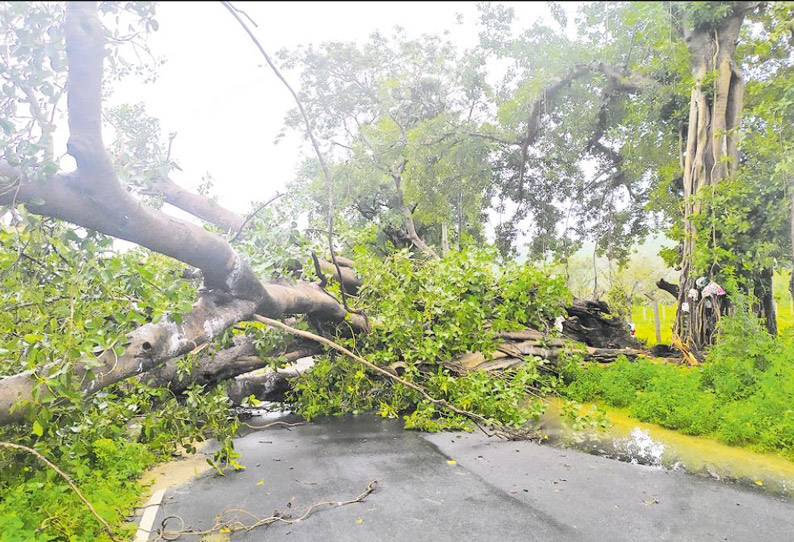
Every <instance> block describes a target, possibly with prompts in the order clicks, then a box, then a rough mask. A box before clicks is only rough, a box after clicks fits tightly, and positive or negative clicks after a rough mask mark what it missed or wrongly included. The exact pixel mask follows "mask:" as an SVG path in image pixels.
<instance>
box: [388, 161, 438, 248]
mask: <svg viewBox="0 0 794 542" xmlns="http://www.w3.org/2000/svg"><path fill="white" fill-rule="evenodd" d="M404 167H405V164H403V165H402V167H401V168H400V171H398V172H397V173H396V174H394V175H392V178H393V179H394V187H395V188H396V189H397V205H398V207H399V211H400V213H402V215H403V218H404V219H405V229H406V232H407V233H408V239H410V241H411V243H413V245H414V246H415V247H416V248H418V249H419V250H421V251H422V252H423V253H424V254H425V255H426V256H429V257H430V258H433V259H434V260H437V259H438V254H436V251H435V250H433V249H432V248H430V246H429V245H428V244H427V243H425V242H424V241H423V240H422V238H421V237H419V234H418V233H416V226H415V225H414V218H413V216H412V213H411V210H410V209H409V208H408V206H407V205H406V204H405V199H404V197H403V189H402V177H401V174H402V169H403V168H404Z"/></svg>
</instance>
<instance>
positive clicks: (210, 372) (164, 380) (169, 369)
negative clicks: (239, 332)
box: [139, 336, 322, 393]
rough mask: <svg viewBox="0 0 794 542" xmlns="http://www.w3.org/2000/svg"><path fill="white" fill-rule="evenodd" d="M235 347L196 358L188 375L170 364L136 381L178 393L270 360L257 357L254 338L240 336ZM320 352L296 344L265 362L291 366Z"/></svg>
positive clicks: (314, 346)
mask: <svg viewBox="0 0 794 542" xmlns="http://www.w3.org/2000/svg"><path fill="white" fill-rule="evenodd" d="M234 343H235V344H234V346H232V347H231V348H227V349H225V350H221V351H220V352H216V353H213V354H203V355H201V356H199V357H198V358H197V359H196V360H195V361H194V362H193V365H194V367H195V369H194V370H193V371H192V372H190V373H185V372H184V371H180V370H179V364H178V363H177V362H176V361H175V360H171V361H169V362H167V363H165V364H164V365H163V366H162V367H159V368H156V369H154V370H152V371H149V372H147V373H144V374H143V375H141V376H140V377H139V380H140V381H141V382H143V383H144V384H147V385H148V386H152V387H158V388H168V389H170V390H171V391H173V392H175V393H179V392H181V391H183V390H185V389H187V388H188V386H190V385H191V384H202V385H206V384H212V383H217V382H221V381H223V380H227V379H229V378H233V377H235V376H238V375H241V374H245V373H249V372H251V371H255V370H256V369H261V368H263V367H265V366H267V364H268V362H269V360H268V359H263V358H262V357H261V356H260V354H259V352H258V351H257V349H256V346H255V344H254V340H253V338H251V337H248V336H239V337H236V338H235V340H234ZM321 352H322V348H320V347H318V346H317V345H316V344H314V343H303V342H299V343H297V344H293V345H291V346H290V347H289V348H288V349H287V351H274V352H270V353H269V355H268V358H281V359H283V360H284V361H286V362H290V363H293V362H295V361H297V360H299V359H301V358H305V357H308V356H313V355H316V354H319V353H321Z"/></svg>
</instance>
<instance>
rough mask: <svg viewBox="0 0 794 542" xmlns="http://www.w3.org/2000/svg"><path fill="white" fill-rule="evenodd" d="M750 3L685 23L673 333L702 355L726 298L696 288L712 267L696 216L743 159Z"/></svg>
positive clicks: (711, 336)
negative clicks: (709, 87) (744, 54)
mask: <svg viewBox="0 0 794 542" xmlns="http://www.w3.org/2000/svg"><path fill="white" fill-rule="evenodd" d="M747 4H748V3H747V2H739V3H737V5H736V6H735V7H734V10H733V12H732V13H731V14H730V15H728V16H727V17H725V18H724V19H723V20H722V21H721V22H720V23H718V24H717V25H716V26H714V27H705V26H704V27H698V28H685V29H684V34H685V36H684V37H685V38H686V43H687V47H688V48H689V52H690V57H691V69H692V76H693V78H694V81H695V84H694V86H693V88H692V91H691V96H690V106H689V126H688V130H687V136H686V151H685V154H684V171H683V185H684V201H683V210H684V216H683V222H684V241H683V254H682V259H681V277H680V281H679V287H678V307H677V311H676V320H675V324H674V328H673V334H674V336H675V337H676V338H677V339H678V340H680V342H681V344H682V346H683V347H684V348H688V349H690V350H692V352H694V353H695V354H696V355H700V353H701V352H702V351H703V350H704V349H705V348H707V347H708V346H710V345H711V344H712V343H713V340H714V337H715V333H714V331H715V325H716V321H717V320H718V319H719V310H720V303H711V302H709V304H710V307H709V306H706V304H707V303H706V301H707V300H706V299H704V298H703V297H702V296H700V295H699V292H698V297H694V293H692V292H693V290H697V289H696V288H695V279H696V278H697V277H696V274H699V273H701V274H702V273H708V274H710V273H711V271H710V270H707V269H696V268H695V267H694V264H695V262H694V259H695V255H696V252H697V250H698V247H697V246H696V238H697V234H698V232H697V231H696V226H695V222H696V220H697V219H698V217H699V216H701V215H702V214H703V213H704V212H712V213H713V212H714V209H702V203H701V201H702V196H703V195H704V193H705V191H706V190H713V188H714V187H715V186H716V185H717V184H719V183H720V181H721V180H723V179H725V178H726V177H728V176H729V175H732V174H734V173H735V172H736V169H737V167H738V163H739V155H738V148H737V144H738V134H737V133H736V131H737V129H738V127H739V124H740V121H741V112H742V106H743V101H744V79H743V76H742V71H741V67H740V66H739V65H738V64H737V63H736V61H735V53H736V44H737V42H738V39H739V32H740V30H741V26H742V21H743V19H744V13H745V11H746V10H747V9H748V8H749V6H748V5H747ZM709 74H714V83H713V92H711V93H709V92H707V91H706V89H705V88H704V86H705V85H706V84H707V83H706V79H707V76H709ZM712 241H716V239H712ZM713 248H714V247H713ZM687 308H688V310H685V309H687ZM715 311H717V312H715Z"/></svg>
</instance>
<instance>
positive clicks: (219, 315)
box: [0, 2, 635, 425]
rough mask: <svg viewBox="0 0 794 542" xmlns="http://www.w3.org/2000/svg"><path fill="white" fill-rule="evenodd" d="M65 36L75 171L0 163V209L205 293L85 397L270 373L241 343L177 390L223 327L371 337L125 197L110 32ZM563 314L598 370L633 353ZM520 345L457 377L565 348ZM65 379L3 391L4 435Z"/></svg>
mask: <svg viewBox="0 0 794 542" xmlns="http://www.w3.org/2000/svg"><path fill="white" fill-rule="evenodd" d="M64 29H65V35H66V43H67V56H68V60H69V73H68V80H67V94H68V103H67V110H68V116H69V128H70V137H69V143H68V151H69V153H70V154H71V155H72V156H73V157H74V158H75V160H76V163H77V170H76V171H75V172H74V173H71V174H56V175H52V176H49V177H47V178H45V179H36V180H35V181H34V180H31V176H29V175H27V174H26V172H25V171H22V170H20V169H19V168H18V167H16V166H13V165H11V164H9V163H7V162H2V161H0V177H2V178H4V179H5V180H6V181H7V182H4V183H2V186H0V188H1V189H2V190H0V204H8V205H14V204H16V203H18V202H22V203H25V204H26V205H27V206H28V209H29V210H30V211H31V212H33V213H36V214H40V215H43V216H50V217H54V218H57V219H61V220H65V221H68V222H71V223H73V224H76V225H79V226H83V227H86V228H90V229H92V230H96V231H99V232H102V233H105V234H108V235H111V236H114V237H117V238H120V239H125V240H128V241H131V242H134V243H137V244H139V245H142V246H144V247H146V248H149V249H151V250H153V251H156V252H159V253H162V254H165V255H168V256H171V257H173V258H176V259H177V260H180V261H182V262H184V263H187V264H189V265H191V266H193V267H196V268H197V269H199V270H200V271H201V273H202V276H203V278H204V283H205V287H206V289H207V290H208V293H205V294H203V295H202V296H201V297H200V299H199V300H198V302H197V303H196V305H195V306H194V308H193V310H192V311H191V312H189V313H188V314H185V315H182V316H181V317H180V318H178V319H176V320H166V321H163V322H160V323H157V324H146V325H144V326H141V327H140V328H138V329H136V330H134V331H133V332H131V333H130V334H129V335H128V336H127V342H126V343H125V344H124V345H122V346H124V352H123V353H122V354H117V353H116V352H114V351H112V350H109V351H107V352H105V353H103V354H102V355H100V356H99V357H98V358H92V359H87V360H74V361H73V366H72V367H71V368H70V375H71V378H72V382H74V383H75V386H76V387H78V388H79V389H81V390H82V391H83V392H84V394H85V395H90V394H92V393H94V392H96V391H98V390H100V389H102V388H103V387H106V386H108V385H110V384H113V383H116V382H119V381H121V380H123V379H126V378H129V377H132V376H136V375H143V374H144V373H147V374H146V375H145V376H143V377H142V379H143V381H145V382H150V383H152V384H153V385H167V386H169V387H171V388H172V389H174V390H176V391H179V390H180V389H184V386H186V385H187V384H188V383H189V382H190V381H193V382H197V383H211V382H216V381H220V380H224V379H228V378H231V377H233V376H235V375H237V374H240V373H245V372H247V371H250V370H251V369H252V368H255V367H259V366H262V365H263V364H265V363H266V361H265V360H262V359H260V358H259V356H257V355H255V354H254V353H253V352H252V351H251V345H250V344H245V343H240V344H236V345H235V346H234V347H233V348H232V349H228V350H226V351H222V352H219V353H217V354H215V355H214V356H205V357H202V358H200V361H199V364H198V368H197V371H196V373H195V375H194V376H193V377H191V378H189V379H188V380H185V379H184V378H183V379H182V380H180V379H179V373H178V371H176V364H175V362H173V361H172V360H174V359H175V358H178V357H180V356H184V355H186V354H189V353H191V352H194V351H196V350H197V349H198V348H199V347H201V346H202V345H205V344H207V343H209V342H210V341H211V340H212V339H213V338H215V337H217V336H218V335H219V334H221V333H222V332H223V331H224V330H225V329H227V328H228V327H230V326H232V325H234V324H235V323H237V322H239V321H242V320H247V319H250V318H252V317H253V315H254V314H262V315H264V316H267V317H270V318H283V317H286V316H291V315H299V314H302V315H307V316H309V317H310V318H311V319H313V320H316V321H321V322H330V323H341V322H343V321H344V322H345V324H346V325H349V326H350V328H352V330H353V331H355V332H366V331H367V330H368V327H369V326H368V322H367V320H366V318H365V317H364V316H362V315H359V314H350V313H348V312H347V311H346V309H345V307H344V306H342V305H341V304H340V303H339V302H337V301H336V300H335V299H334V298H333V297H332V296H331V295H329V294H328V293H327V292H326V291H325V290H323V289H322V288H321V287H320V285H318V284H314V283H306V282H297V283H291V282H287V281H280V282H275V283H262V282H261V281H260V280H259V279H258V278H257V277H256V275H255V274H254V273H253V271H252V269H251V268H250V266H249V265H248V263H247V262H246V261H245V259H244V258H243V257H242V256H241V255H240V254H239V253H238V252H237V251H236V250H235V249H234V247H232V246H231V245H230V243H228V242H227V241H226V240H225V239H223V238H222V237H220V236H217V235H214V234H212V233H210V232H208V231H206V230H204V229H203V228H201V227H199V226H197V225H195V224H191V223H189V222H186V221H183V220H179V219H176V218H174V217H171V216H168V215H166V214H164V213H162V212H161V211H158V210H156V209H153V208H151V207H149V206H147V205H146V204H145V203H143V202H142V201H140V200H138V199H136V198H135V197H134V196H133V195H131V194H130V193H129V192H128V191H127V190H126V188H125V187H124V186H123V185H122V184H121V183H120V181H119V179H118V177H117V175H116V173H115V171H114V169H113V165H112V163H111V160H110V158H109V157H108V155H107V153H106V151H105V147H104V143H103V141H102V132H101V124H102V111H101V82H102V62H103V58H104V55H105V50H104V46H105V32H104V29H103V28H102V26H101V24H100V22H99V19H98V17H97V13H96V4H94V3H90V2H89V3H71V4H69V6H68V8H67V17H66V22H65V26H64ZM158 186H159V189H160V190H161V191H162V192H163V193H164V194H165V195H166V199H167V200H168V201H170V202H171V203H173V204H174V205H177V206H179V207H180V208H182V209H183V210H187V211H188V212H191V213H193V214H194V215H195V216H198V217H200V218H202V219H204V220H207V221H210V222H213V223H215V224H218V225H220V226H221V227H222V228H224V229H228V230H231V229H233V228H236V227H239V228H242V227H243V226H244V225H245V220H244V219H242V217H240V216H239V215H235V214H234V213H231V212H229V211H228V210H225V209H222V208H220V207H219V206H217V205H216V204H213V205H210V204H209V203H208V202H207V201H204V200H202V197H201V196H199V195H197V194H189V193H186V192H185V191H181V190H177V188H175V185H173V183H171V182H170V181H168V182H166V181H163V182H161V183H159V185H158ZM430 254H432V250H431V251H430ZM336 263H337V264H339V267H338V269H337V266H336V265H334V264H331V263H328V262H322V263H321V264H320V267H321V270H322V271H323V273H329V274H331V275H332V276H335V277H336V278H337V280H341V281H343V282H344V283H345V286H346V288H347V290H348V291H349V292H352V291H355V289H356V288H358V287H359V286H360V285H361V282H360V279H359V278H358V277H357V276H356V275H355V272H354V270H353V268H352V262H349V261H347V260H344V259H342V258H336ZM569 313H570V314H571V317H570V318H569V320H568V321H566V323H565V324H564V326H563V328H564V332H565V335H566V336H568V337H571V338H574V339H576V340H580V341H582V342H584V343H586V344H587V345H588V346H589V347H590V348H591V349H592V350H587V351H586V355H588V356H592V357H594V358H595V359H600V360H607V359H614V357H616V356H617V355H619V354H618V352H619V353H629V354H630V353H631V352H630V350H631V348H632V347H634V346H635V343H634V342H632V340H631V337H630V336H629V335H628V332H627V331H626V329H625V326H623V324H622V323H619V322H618V321H617V320H615V319H613V318H610V317H609V311H608V309H606V307H605V306H602V305H599V304H588V303H578V304H575V305H574V306H573V307H572V309H571V310H570V311H569ZM518 333H519V335H514V336H510V335H508V334H505V335H504V337H502V338H503V339H505V344H503V345H502V347H501V348H500V350H499V351H498V352H499V353H500V354H499V355H500V356H502V357H499V358H490V359H486V358H485V357H483V359H481V360H476V359H475V358H469V359H468V360H467V361H466V362H465V363H461V364H460V365H461V366H462V367H463V369H464V370H473V369H477V368H485V369H490V370H496V369H498V368H500V367H501V368H506V367H508V366H511V365H510V364H514V363H519V362H522V363H523V362H524V360H525V359H526V358H527V357H530V356H541V357H544V358H546V359H551V360H554V359H557V358H558V357H559V356H560V354H561V353H562V352H563V351H564V349H565V348H566V347H565V346H564V344H562V343H561V342H560V341H558V340H556V339H551V340H547V339H546V338H545V337H543V336H542V335H537V333H539V332H536V331H532V330H527V331H523V332H518ZM522 334H523V335H522ZM513 343H515V344H513ZM313 348H316V347H313ZM627 348H628V349H627ZM311 352H316V350H312V348H310V347H306V346H305V345H303V346H301V347H298V348H297V349H295V350H294V351H292V352H291V353H288V354H287V355H288V356H292V357H293V358H296V359H297V357H298V356H303V355H306V354H310V353H311ZM500 360H501V361H500ZM60 369H61V366H60V365H55V364H52V365H48V366H45V367H41V368H39V369H36V370H34V371H27V372H24V373H20V374H17V375H12V376H8V377H5V378H3V379H1V380H0V425H2V424H7V423H11V422H16V421H20V420H22V419H23V418H24V416H25V414H26V408H17V409H15V410H14V411H13V412H12V411H11V410H12V407H14V405H17V404H22V405H24V404H28V405H32V404H35V402H34V398H38V399H39V400H40V399H41V398H43V397H46V396H47V394H48V393H50V391H49V389H48V387H47V378H48V374H51V373H53V372H55V371H58V370H60Z"/></svg>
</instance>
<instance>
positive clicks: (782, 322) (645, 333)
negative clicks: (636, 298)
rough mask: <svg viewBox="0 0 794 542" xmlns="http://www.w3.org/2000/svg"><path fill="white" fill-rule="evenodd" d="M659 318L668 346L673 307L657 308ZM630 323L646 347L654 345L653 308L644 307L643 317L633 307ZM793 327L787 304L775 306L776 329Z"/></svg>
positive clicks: (640, 311) (671, 329)
mask: <svg viewBox="0 0 794 542" xmlns="http://www.w3.org/2000/svg"><path fill="white" fill-rule="evenodd" d="M659 317H660V320H661V332H662V343H663V344H670V339H671V338H672V334H673V321H674V320H675V305H667V306H665V307H664V309H662V306H660V307H659ZM631 319H632V322H634V324H635V325H636V336H637V338H638V339H641V340H644V341H646V342H647V343H648V346H653V345H654V344H656V331H655V330H654V323H653V307H647V306H646V307H645V314H644V315H643V307H642V306H634V307H633V308H632V311H631ZM792 325H794V311H792V310H791V304H790V303H788V302H783V303H778V305H777V328H778V331H780V332H782V331H784V330H786V329H788V328H790V327H792Z"/></svg>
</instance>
